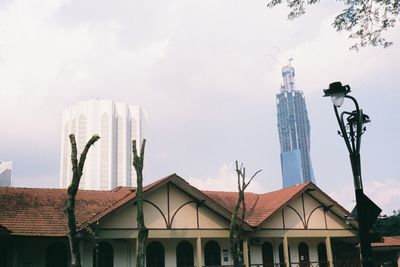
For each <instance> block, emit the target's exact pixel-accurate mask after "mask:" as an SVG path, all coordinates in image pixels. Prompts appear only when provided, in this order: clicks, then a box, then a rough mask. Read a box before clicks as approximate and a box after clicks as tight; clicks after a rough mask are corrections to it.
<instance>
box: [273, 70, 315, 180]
mask: <svg viewBox="0 0 400 267" xmlns="http://www.w3.org/2000/svg"><path fill="white" fill-rule="evenodd" d="M282 76H283V85H282V86H281V90H280V92H279V93H278V94H277V95H276V100H277V109H278V131H279V141H280V146H281V171H282V181H283V183H282V184H283V187H288V186H291V185H296V184H301V183H305V182H313V183H315V179H314V172H313V169H312V164H311V159H310V122H309V120H308V115H307V108H306V102H305V99H304V94H303V92H302V91H299V90H296V87H295V81H294V76H295V71H294V68H293V67H292V66H291V64H289V65H288V66H285V67H283V68H282Z"/></svg>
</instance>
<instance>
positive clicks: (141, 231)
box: [132, 139, 149, 267]
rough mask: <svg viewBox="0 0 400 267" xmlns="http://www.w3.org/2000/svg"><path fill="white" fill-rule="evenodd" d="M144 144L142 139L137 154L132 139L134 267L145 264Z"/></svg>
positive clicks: (146, 230)
mask: <svg viewBox="0 0 400 267" xmlns="http://www.w3.org/2000/svg"><path fill="white" fill-rule="evenodd" d="M145 146H146V139H144V140H143V142H142V145H141V148H140V155H138V152H137V149H136V140H133V141H132V152H133V166H134V167H135V170H136V177H137V187H136V208H137V216H136V221H137V227H138V242H137V245H138V248H137V255H136V267H144V266H145V245H146V240H147V236H148V232H149V231H148V229H147V227H146V225H145V224H144V213H143V201H144V198H143V160H144V149H145Z"/></svg>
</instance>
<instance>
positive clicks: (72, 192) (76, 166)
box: [65, 134, 100, 267]
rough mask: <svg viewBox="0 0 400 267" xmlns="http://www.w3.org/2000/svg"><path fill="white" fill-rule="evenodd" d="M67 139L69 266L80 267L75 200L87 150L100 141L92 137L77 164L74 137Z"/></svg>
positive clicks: (70, 136) (95, 136) (66, 208)
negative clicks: (69, 180)
mask: <svg viewBox="0 0 400 267" xmlns="http://www.w3.org/2000/svg"><path fill="white" fill-rule="evenodd" d="M69 139H70V142H71V150H72V151H71V161H72V180H71V184H70V185H69V186H68V189H67V194H68V196H67V201H66V205H65V212H66V215H67V226H68V240H69V247H70V252H71V266H72V267H81V255H80V252H79V240H78V238H77V236H76V234H77V231H76V217H75V199H76V194H77V193H78V188H79V183H80V181H81V177H82V174H83V167H84V165H85V160H86V155H87V153H88V152H89V148H90V147H91V146H92V145H93V144H94V143H96V141H97V140H99V139H100V137H99V136H98V135H93V136H92V138H90V140H89V141H88V142H87V143H86V145H85V148H84V149H83V151H82V153H81V156H80V158H79V162H78V158H77V155H78V151H77V148H76V141H75V135H74V134H70V135H69Z"/></svg>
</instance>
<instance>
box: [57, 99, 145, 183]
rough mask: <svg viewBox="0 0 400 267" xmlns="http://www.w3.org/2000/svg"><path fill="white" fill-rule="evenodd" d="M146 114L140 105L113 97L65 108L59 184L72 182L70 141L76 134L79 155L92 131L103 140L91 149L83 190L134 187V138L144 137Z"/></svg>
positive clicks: (138, 145) (138, 144) (85, 170)
mask: <svg viewBox="0 0 400 267" xmlns="http://www.w3.org/2000/svg"><path fill="white" fill-rule="evenodd" d="M143 131H144V116H143V111H142V109H141V108H140V107H139V106H133V105H127V104H125V103H115V102H114V101H112V100H89V101H83V102H79V103H77V104H76V105H73V106H71V107H69V108H68V109H66V110H64V111H63V118H62V138H61V168H60V187H61V188H66V187H67V186H68V185H69V183H70V182H71V177H72V169H71V144H70V140H69V135H70V134H71V133H74V134H75V138H76V142H77V147H78V154H79V155H80V153H81V151H82V150H83V147H84V146H85V144H86V142H87V141H88V140H89V139H90V138H91V136H92V135H93V134H98V135H99V136H100V140H99V141H97V142H96V143H95V145H94V146H93V147H92V148H91V149H90V151H89V153H88V156H87V159H86V162H85V166H84V173H83V175H82V178H81V183H80V186H79V187H80V188H81V189H93V190H109V189H112V188H114V187H116V186H135V185H136V172H135V169H134V168H133V166H132V140H133V139H135V140H138V141H139V142H138V143H137V148H138V149H139V148H140V145H141V143H142V140H143ZM79 155H78V159H79Z"/></svg>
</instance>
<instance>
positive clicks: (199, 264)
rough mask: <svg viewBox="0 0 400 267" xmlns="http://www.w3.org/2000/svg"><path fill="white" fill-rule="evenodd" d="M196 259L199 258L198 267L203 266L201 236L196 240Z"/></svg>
mask: <svg viewBox="0 0 400 267" xmlns="http://www.w3.org/2000/svg"><path fill="white" fill-rule="evenodd" d="M196 257H197V267H202V266H203V258H202V253H201V238H200V234H199V235H198V236H197V238H196Z"/></svg>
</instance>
